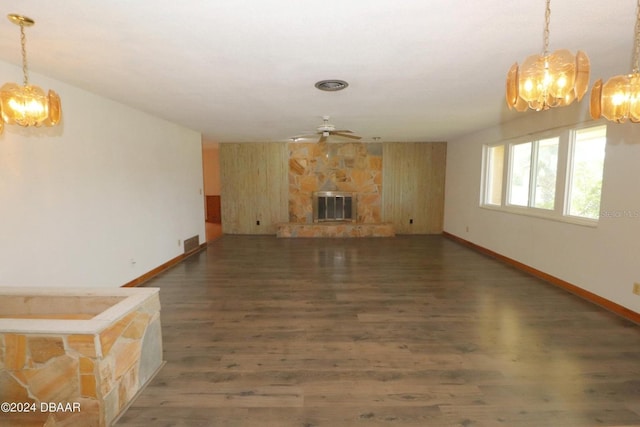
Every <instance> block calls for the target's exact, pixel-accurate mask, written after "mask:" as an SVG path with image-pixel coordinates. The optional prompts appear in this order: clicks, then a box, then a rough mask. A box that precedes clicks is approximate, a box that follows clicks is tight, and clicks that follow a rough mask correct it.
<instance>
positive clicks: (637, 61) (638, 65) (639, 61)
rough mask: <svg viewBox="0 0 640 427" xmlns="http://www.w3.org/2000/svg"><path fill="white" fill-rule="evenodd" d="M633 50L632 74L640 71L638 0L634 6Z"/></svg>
mask: <svg viewBox="0 0 640 427" xmlns="http://www.w3.org/2000/svg"><path fill="white" fill-rule="evenodd" d="M634 45H635V46H634V52H633V74H638V72H640V0H638V3H637V6H636V38H635V43H634Z"/></svg>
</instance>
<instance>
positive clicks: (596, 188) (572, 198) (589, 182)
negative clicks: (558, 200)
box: [567, 126, 607, 219]
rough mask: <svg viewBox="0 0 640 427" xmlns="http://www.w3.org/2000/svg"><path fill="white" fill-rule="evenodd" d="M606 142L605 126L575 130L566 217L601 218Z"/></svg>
mask: <svg viewBox="0 0 640 427" xmlns="http://www.w3.org/2000/svg"><path fill="white" fill-rule="evenodd" d="M606 143H607V127H606V126H598V127H596V128H589V129H580V130H577V131H575V137H574V139H573V144H572V147H571V148H572V150H571V159H572V162H571V167H570V169H569V171H570V173H569V191H568V193H567V195H568V197H567V208H568V209H567V214H568V215H572V216H577V217H584V218H591V219H597V218H598V216H599V215H600V194H601V192H602V172H603V169H604V152H605V146H606Z"/></svg>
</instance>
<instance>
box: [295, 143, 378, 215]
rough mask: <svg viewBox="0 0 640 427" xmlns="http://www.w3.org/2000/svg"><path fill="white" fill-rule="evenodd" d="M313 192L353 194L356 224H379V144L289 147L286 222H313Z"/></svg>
mask: <svg viewBox="0 0 640 427" xmlns="http://www.w3.org/2000/svg"><path fill="white" fill-rule="evenodd" d="M314 191H349V192H356V193H357V214H358V218H357V223H360V224H375V223H380V220H381V198H382V144H381V143H360V142H357V143H333V142H322V143H297V142H292V143H289V222H291V223H307V224H310V223H312V222H313V211H312V193H313V192H314Z"/></svg>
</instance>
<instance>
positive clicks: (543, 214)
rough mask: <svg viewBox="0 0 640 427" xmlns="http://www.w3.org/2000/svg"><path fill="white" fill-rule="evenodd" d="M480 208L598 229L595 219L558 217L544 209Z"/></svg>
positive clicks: (489, 206) (484, 206) (490, 206)
mask: <svg viewBox="0 0 640 427" xmlns="http://www.w3.org/2000/svg"><path fill="white" fill-rule="evenodd" d="M480 208H482V209H487V210H490V211H495V212H502V213H508V214H515V215H522V216H528V217H533V218H539V219H546V220H550V221H556V222H564V223H567V224H574V225H581V226H584V227H590V228H596V227H598V220H597V219H590V218H580V217H576V216H569V215H558V214H557V213H556V212H555V211H546V210H544V209H535V208H518V207H514V206H495V205H480Z"/></svg>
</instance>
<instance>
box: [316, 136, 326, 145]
mask: <svg viewBox="0 0 640 427" xmlns="http://www.w3.org/2000/svg"><path fill="white" fill-rule="evenodd" d="M326 140H327V137H326V136H324V135H320V139H319V140H318V143H320V142H325V141H326Z"/></svg>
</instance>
